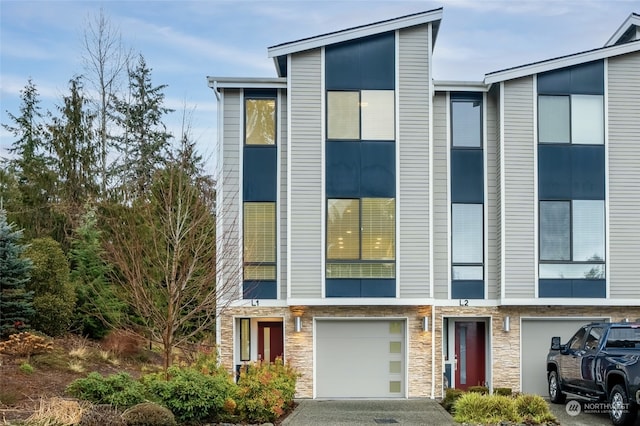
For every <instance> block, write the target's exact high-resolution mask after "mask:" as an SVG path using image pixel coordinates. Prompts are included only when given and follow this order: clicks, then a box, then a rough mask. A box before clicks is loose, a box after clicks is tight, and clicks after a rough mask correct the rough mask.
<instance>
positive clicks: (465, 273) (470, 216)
mask: <svg viewBox="0 0 640 426" xmlns="http://www.w3.org/2000/svg"><path fill="white" fill-rule="evenodd" d="M451 227H452V236H451V245H452V263H453V277H452V278H453V279H454V280H469V279H472V280H482V279H483V260H484V248H483V235H484V232H483V206H482V204H453V205H452V206H451Z"/></svg>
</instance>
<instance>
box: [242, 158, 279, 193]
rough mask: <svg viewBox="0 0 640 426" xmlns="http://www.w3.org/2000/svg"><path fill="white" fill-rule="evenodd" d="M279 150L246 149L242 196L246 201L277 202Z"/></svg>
mask: <svg viewBox="0 0 640 426" xmlns="http://www.w3.org/2000/svg"><path fill="white" fill-rule="evenodd" d="M276 156H277V149H276V147H275V146H269V147H263V146H260V147H253V146H251V147H249V146H245V147H244V160H243V163H244V164H243V170H242V186H243V188H242V194H243V200H244V201H276V188H277V179H276V177H277V169H278V165H277V161H276Z"/></svg>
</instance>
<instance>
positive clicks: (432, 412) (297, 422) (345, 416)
mask: <svg viewBox="0 0 640 426" xmlns="http://www.w3.org/2000/svg"><path fill="white" fill-rule="evenodd" d="M297 402H298V406H297V407H296V409H295V410H294V412H293V413H291V414H290V415H289V416H288V417H287V418H286V419H285V420H284V421H283V422H282V426H314V425H318V426H319V425H323V426H325V425H326V426H338V425H379V424H390V425H406V426H431V425H433V426H450V425H456V424H457V423H455V422H454V421H453V419H452V418H451V416H450V415H449V413H447V412H446V411H445V410H444V408H442V407H441V406H440V404H438V402H437V401H435V400H433V399H426V398H425V399H422V398H421V399H401V400H395V399H394V400H375V401H374V400H317V399H316V400H311V399H303V400H299V401H297Z"/></svg>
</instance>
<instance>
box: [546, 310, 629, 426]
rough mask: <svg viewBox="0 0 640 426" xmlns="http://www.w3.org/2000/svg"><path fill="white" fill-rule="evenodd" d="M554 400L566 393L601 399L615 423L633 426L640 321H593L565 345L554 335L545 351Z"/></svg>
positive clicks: (590, 398)
mask: <svg viewBox="0 0 640 426" xmlns="http://www.w3.org/2000/svg"><path fill="white" fill-rule="evenodd" d="M547 383H548V384H549V398H550V399H551V402H553V403H556V404H562V403H564V402H565V401H566V398H567V394H570V395H576V396H579V397H581V398H583V399H588V400H590V401H597V402H601V403H602V404H598V406H600V407H603V408H606V410H607V411H608V412H609V417H610V418H611V421H612V423H613V424H614V425H632V424H634V422H635V420H636V417H637V415H638V406H639V405H640V322H636V323H630V322H622V323H592V324H587V325H585V326H583V327H581V328H580V329H579V330H578V331H577V333H576V334H574V335H573V337H572V338H571V339H569V341H568V342H567V343H566V344H561V342H560V337H552V338H551V350H550V351H549V354H548V355H547Z"/></svg>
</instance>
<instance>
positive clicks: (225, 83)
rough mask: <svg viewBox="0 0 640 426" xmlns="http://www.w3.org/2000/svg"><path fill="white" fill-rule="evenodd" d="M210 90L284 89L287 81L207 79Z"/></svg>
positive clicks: (234, 78) (241, 78) (239, 78)
mask: <svg viewBox="0 0 640 426" xmlns="http://www.w3.org/2000/svg"><path fill="white" fill-rule="evenodd" d="M207 81H208V82H209V87H210V88H212V89H216V90H220V89H286V88H287V79H286V78H282V77H278V78H259V77H258V78H253V77H247V78H243V77H207Z"/></svg>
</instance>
